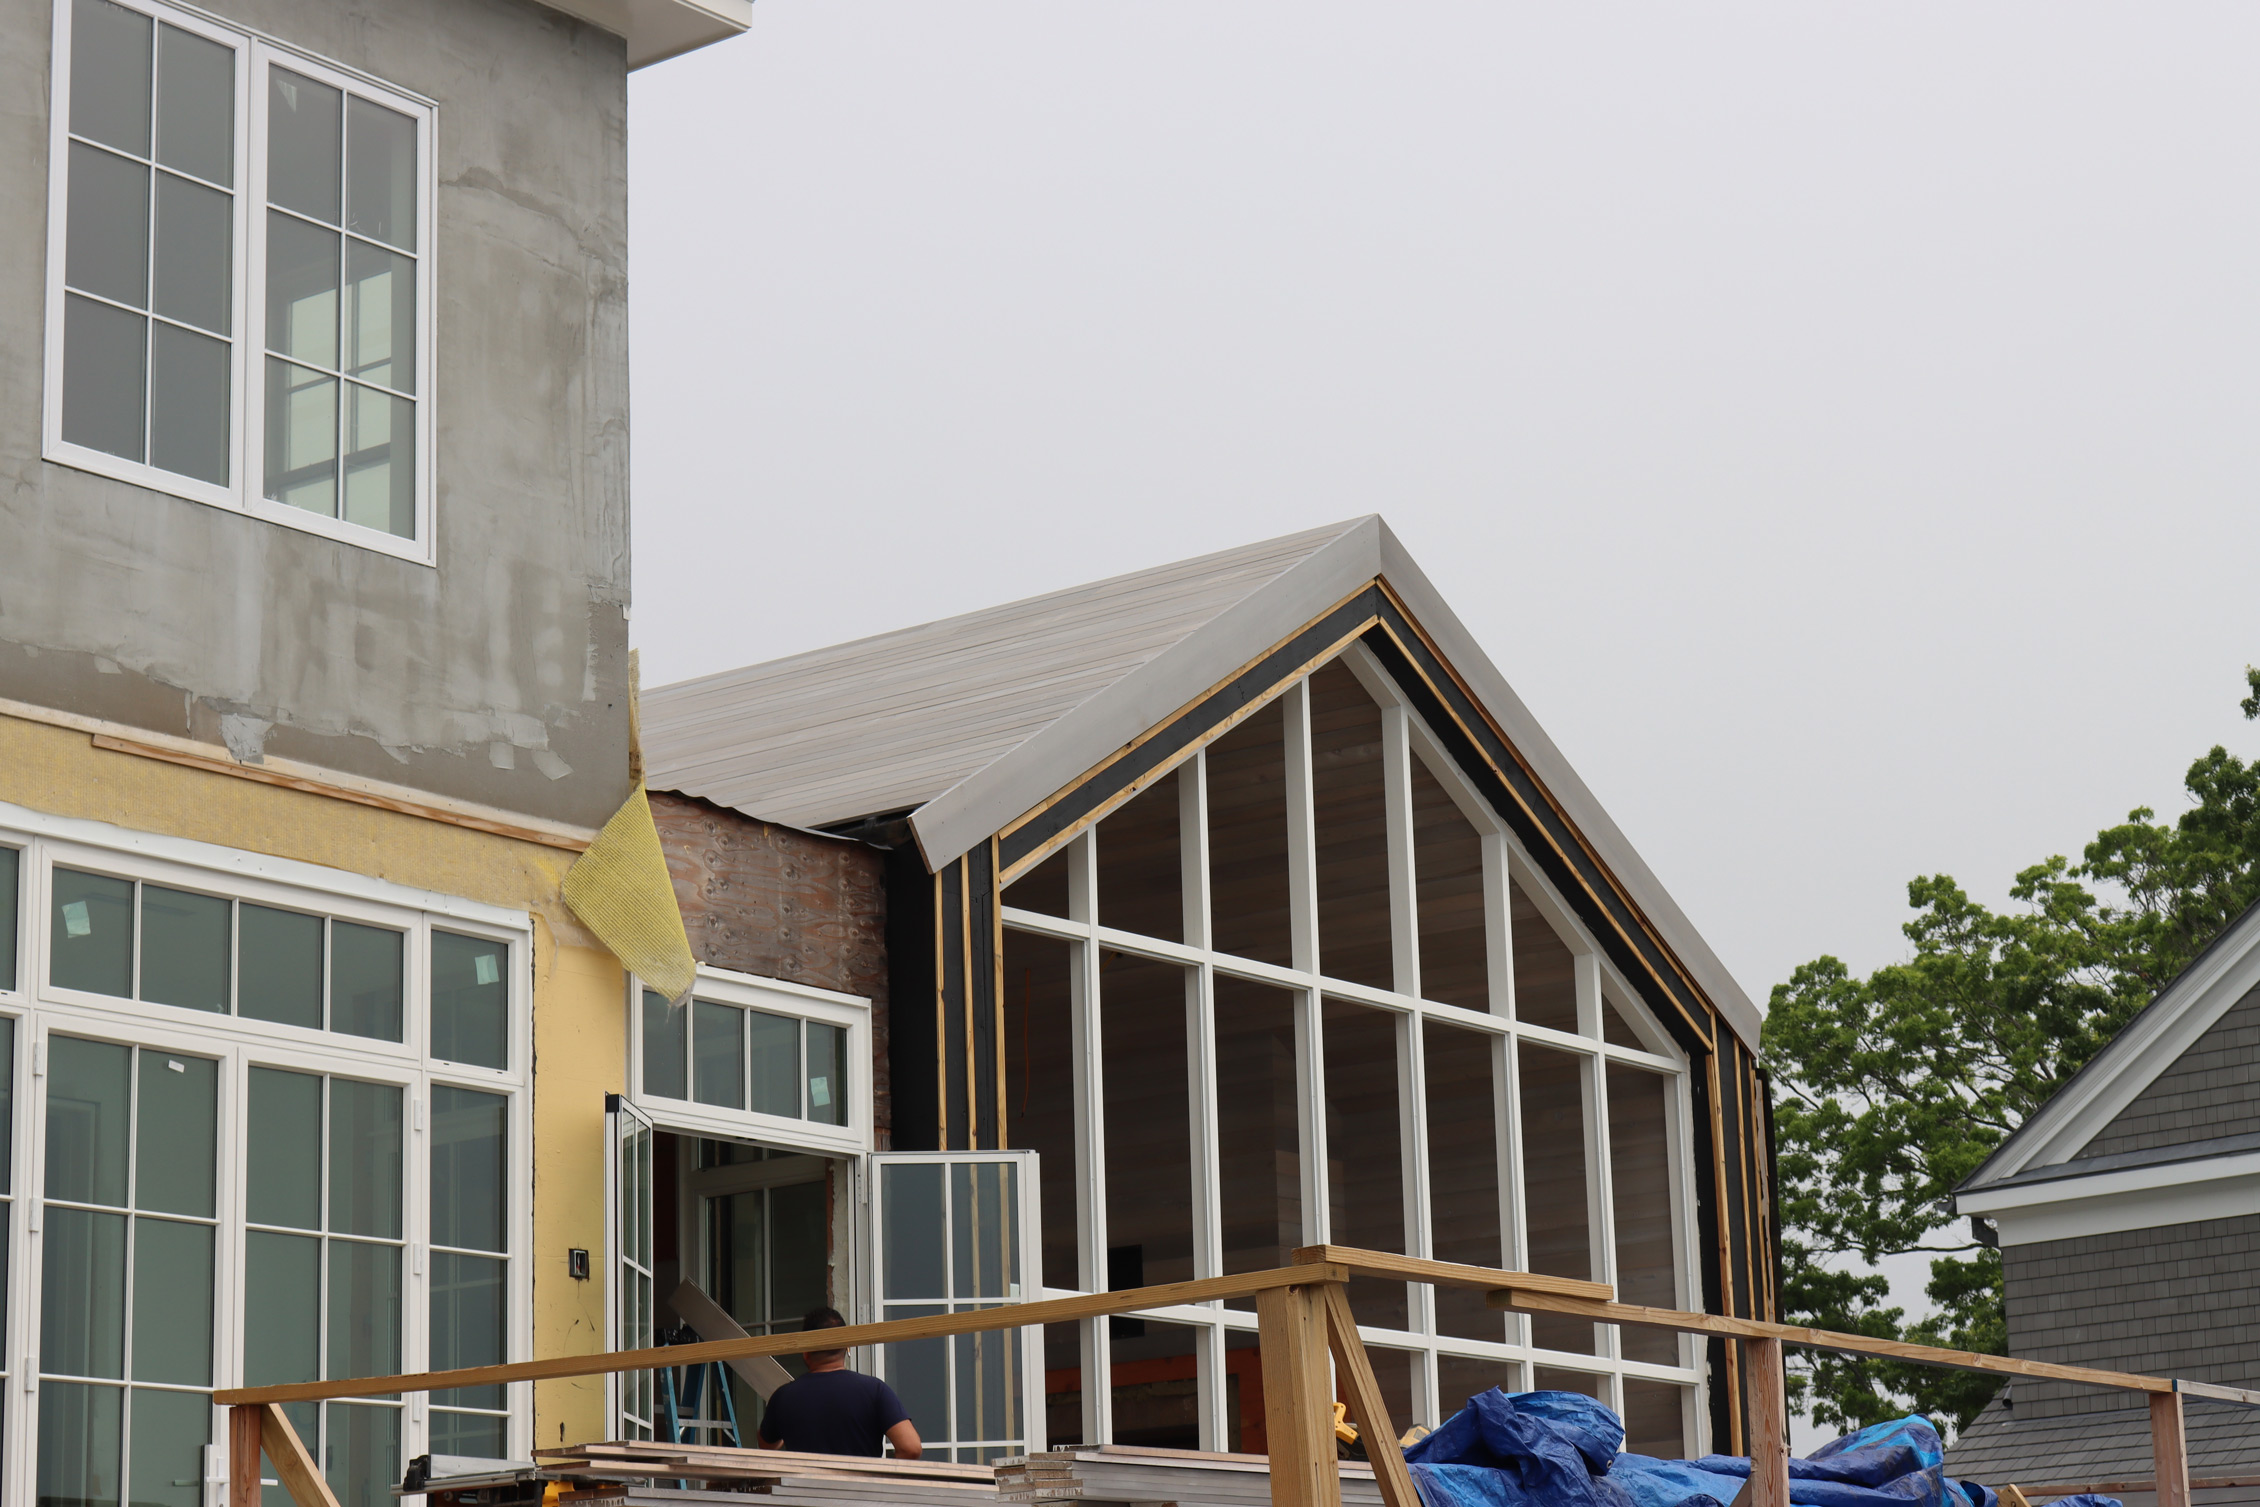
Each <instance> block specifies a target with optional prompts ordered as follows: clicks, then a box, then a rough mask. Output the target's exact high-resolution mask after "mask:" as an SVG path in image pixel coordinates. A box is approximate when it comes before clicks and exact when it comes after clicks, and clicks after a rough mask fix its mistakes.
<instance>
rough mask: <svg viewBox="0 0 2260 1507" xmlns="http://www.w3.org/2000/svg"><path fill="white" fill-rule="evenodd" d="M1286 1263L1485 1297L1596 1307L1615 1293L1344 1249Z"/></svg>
mask: <svg viewBox="0 0 2260 1507" xmlns="http://www.w3.org/2000/svg"><path fill="white" fill-rule="evenodd" d="M1287 1259H1288V1260H1290V1261H1292V1262H1294V1263H1295V1264H1296V1265H1298V1266H1307V1265H1313V1264H1318V1265H1325V1266H1341V1267H1347V1268H1349V1271H1350V1274H1351V1275H1352V1276H1357V1277H1379V1278H1381V1279H1382V1280H1383V1281H1389V1282H1426V1283H1430V1284H1432V1285H1434V1286H1437V1287H1473V1288H1477V1289H1479V1290H1481V1291H1483V1292H1493V1291H1496V1290H1498V1289H1500V1288H1506V1287H1511V1288H1513V1289H1514V1290H1515V1291H1516V1292H1535V1293H1548V1294H1552V1295H1554V1296H1558V1297H1564V1298H1587V1299H1593V1300H1597V1301H1600V1302H1607V1301H1608V1300H1609V1299H1611V1298H1613V1297H1615V1296H1616V1289H1615V1288H1613V1287H1611V1286H1610V1285H1609V1284H1608V1283H1606V1282H1587V1281H1585V1280H1583V1279H1582V1278H1578V1277H1542V1276H1539V1275H1537V1274H1535V1273H1532V1272H1515V1271H1504V1270H1501V1269H1499V1268H1497V1267H1490V1266H1468V1265H1465V1264H1464V1263H1462V1262H1458V1261H1429V1260H1425V1259H1423V1258H1421V1257H1419V1256H1400V1255H1398V1254H1396V1253H1395V1252H1394V1251H1364V1250H1359V1249H1358V1248H1357V1247H1355V1246H1348V1245H1305V1246H1298V1247H1297V1248H1296V1249H1295V1250H1294V1252H1293V1253H1292V1254H1290V1255H1289V1256H1288V1258H1287ZM1493 1306H1494V1307H1497V1306H1501V1305H1497V1304H1494V1305H1493Z"/></svg>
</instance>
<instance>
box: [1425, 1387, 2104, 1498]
mask: <svg viewBox="0 0 2260 1507" xmlns="http://www.w3.org/2000/svg"><path fill="white" fill-rule="evenodd" d="M1623 1444H1624V1424H1623V1422H1622V1421H1621V1420H1620V1419H1618V1417H1617V1415H1616V1414H1615V1413H1612V1412H1610V1411H1609V1410H1608V1409H1607V1408H1605V1407H1603V1406H1602V1405H1601V1404H1600V1403H1598V1402H1595V1401H1594V1400H1593V1399H1592V1398H1590V1397H1587V1396H1585V1395H1584V1394H1582V1393H1579V1392H1517V1393H1515V1394H1514V1395H1512V1396H1509V1395H1508V1394H1507V1393H1505V1392H1502V1391H1500V1390H1499V1389H1498V1388H1496V1387H1494V1388H1492V1389H1491V1390H1490V1391H1488V1392H1485V1393H1483V1394H1482V1395H1480V1396H1477V1397H1470V1398H1469V1399H1468V1400H1467V1406H1466V1407H1465V1408H1462V1409H1461V1410H1460V1411H1459V1412H1457V1413H1455V1414H1453V1415H1452V1416H1451V1417H1450V1418H1448V1419H1446V1420H1445V1422H1444V1426H1443V1427H1442V1428H1440V1429H1438V1430H1437V1431H1436V1432H1435V1433H1433V1434H1430V1435H1429V1436H1428V1437H1427V1438H1425V1439H1423V1440H1421V1441H1420V1442H1419V1443H1418V1444H1415V1445H1413V1446H1411V1447H1410V1448H1409V1449H1407V1450H1406V1451H1405V1459H1406V1460H1407V1461H1409V1462H1411V1465H1412V1474H1413V1480H1414V1482H1415V1483H1416V1484H1417V1485H1418V1486H1419V1488H1420V1499H1421V1502H1422V1504H1423V1507H1728V1504H1730V1503H1731V1502H1733V1500H1734V1494H1735V1493H1736V1492H1737V1491H1739V1490H1741V1489H1742V1483H1743V1482H1744V1481H1746V1480H1748V1479H1749V1477H1750V1462H1749V1460H1747V1459H1746V1458H1744V1457H1742V1456H1740V1455H1705V1456H1704V1457H1703V1458H1702V1459H1700V1460H1656V1459H1651V1458H1650V1457H1648V1456H1646V1455H1627V1454H1619V1453H1617V1451H1618V1450H1619V1449H1620V1448H1621V1447H1622V1446H1623ZM1789 1500H1790V1502H1791V1504H1792V1507H1998V1502H1997V1499H1996V1498H1995V1496H1994V1494H1993V1492H1992V1490H1991V1489H1990V1488H1988V1487H1984V1486H1980V1485H1978V1484H1976V1483H1975V1482H1972V1481H1955V1480H1950V1479H1948V1477H1947V1475H1946V1466H1945V1450H1944V1448H1943V1447H1942V1446H1941V1445H1940V1443H1939V1438H1938V1431H1937V1430H1936V1429H1934V1428H1932V1427H1931V1425H1930V1423H1929V1421H1928V1420H1927V1419H1923V1418H1898V1419H1894V1420H1892V1421H1891V1422H1889V1423H1879V1424H1876V1425H1874V1426H1873V1427H1871V1428H1865V1429H1862V1430H1860V1432H1858V1433H1857V1434H1848V1435H1846V1436H1845V1437H1843V1438H1841V1439H1837V1440H1833V1441H1831V1442H1830V1443H1828V1444H1824V1445H1822V1446H1821V1447H1820V1448H1819V1449H1817V1450H1815V1451H1814V1452H1813V1454H1812V1456H1811V1457H1810V1458H1809V1459H1804V1460H1791V1461H1790V1462H1789ZM2056 1507H2120V1504H2119V1503H2118V1502H2117V1501H2116V1500H2115V1499H2113V1498H2111V1497H2066V1498H2064V1499H2063V1500H2062V1501H2060V1502H2058V1503H2057V1504H2056Z"/></svg>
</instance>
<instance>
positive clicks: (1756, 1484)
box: [1741, 1338, 1789, 1507]
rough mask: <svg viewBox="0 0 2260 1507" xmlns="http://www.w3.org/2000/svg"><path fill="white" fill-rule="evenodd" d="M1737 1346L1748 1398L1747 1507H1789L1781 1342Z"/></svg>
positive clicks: (1785, 1381) (1756, 1340)
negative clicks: (1748, 1506) (1740, 1353)
mask: <svg viewBox="0 0 2260 1507" xmlns="http://www.w3.org/2000/svg"><path fill="white" fill-rule="evenodd" d="M1741 1343H1742V1380H1743V1385H1744V1386H1746V1387H1748V1388H1749V1397H1750V1507H1789V1392H1788V1388H1789V1375H1788V1372H1787V1371H1786V1370H1785V1369H1784V1368H1783V1364H1782V1358H1781V1341H1780V1340H1777V1339H1760V1338H1752V1339H1745V1340H1743V1341H1742V1342H1741Z"/></svg>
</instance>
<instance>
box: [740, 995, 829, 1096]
mask: <svg viewBox="0 0 2260 1507" xmlns="http://www.w3.org/2000/svg"><path fill="white" fill-rule="evenodd" d="M746 1026H747V1030H748V1034H749V1035H750V1036H751V1038H752V1047H753V1053H752V1055H753V1095H752V1100H751V1105H750V1107H751V1108H752V1109H753V1110H755V1111H756V1112H757V1113H760V1114H765V1115H786V1116H789V1117H791V1118H794V1119H798V1118H799V1117H800V1022H799V1021H797V1020H788V1019H786V1018H785V1017H784V1016H782V1015H771V1014H769V1013H768V1012H766V1011H763V1010H749V1011H747V1012H746ZM809 1071H810V1072H814V1071H815V1068H814V1067H811V1068H810V1069H809ZM811 1118H814V1116H813V1115H812V1116H811Z"/></svg>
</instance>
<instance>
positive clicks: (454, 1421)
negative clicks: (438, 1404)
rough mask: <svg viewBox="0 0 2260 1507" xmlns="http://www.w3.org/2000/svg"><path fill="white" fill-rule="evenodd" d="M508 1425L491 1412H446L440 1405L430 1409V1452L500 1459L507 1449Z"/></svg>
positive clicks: (507, 1451) (508, 1422)
mask: <svg viewBox="0 0 2260 1507" xmlns="http://www.w3.org/2000/svg"><path fill="white" fill-rule="evenodd" d="M509 1424H510V1420H509V1419H507V1418H500V1417H497V1416H496V1415H494V1414H492V1413H450V1412H448V1411H446V1410H445V1409H444V1408H434V1409H433V1410H432V1428H431V1433H432V1440H431V1444H432V1453H433V1454H435V1455H469V1456H470V1457H471V1458H472V1459H474V1460H500V1459H502V1458H504V1457H505V1456H506V1455H508V1454H509V1452H510V1446H509V1444H508V1442H507V1441H508V1438H509Z"/></svg>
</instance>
